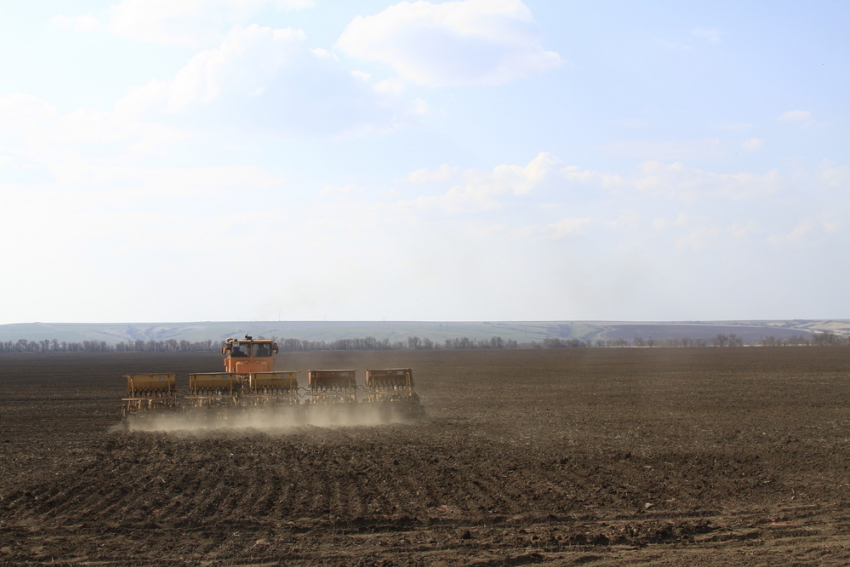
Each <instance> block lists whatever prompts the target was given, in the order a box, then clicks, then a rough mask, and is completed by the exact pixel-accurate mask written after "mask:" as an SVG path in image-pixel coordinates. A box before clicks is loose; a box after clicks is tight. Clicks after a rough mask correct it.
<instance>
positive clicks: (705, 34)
mask: <svg viewBox="0 0 850 567" xmlns="http://www.w3.org/2000/svg"><path fill="white" fill-rule="evenodd" d="M722 34H723V32H722V31H720V29H718V28H694V29H692V30H691V35H695V36H697V37H701V38H703V39H705V40H708V41H710V42H711V43H718V42H719V41H720V36H721V35H722Z"/></svg>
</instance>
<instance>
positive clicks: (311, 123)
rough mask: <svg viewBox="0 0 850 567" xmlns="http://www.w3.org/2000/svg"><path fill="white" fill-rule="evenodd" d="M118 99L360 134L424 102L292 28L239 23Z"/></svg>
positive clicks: (142, 109)
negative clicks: (167, 76) (313, 45)
mask: <svg viewBox="0 0 850 567" xmlns="http://www.w3.org/2000/svg"><path fill="white" fill-rule="evenodd" d="M117 107H121V108H125V109H127V110H128V112H130V111H131V112H135V113H140V114H141V113H153V115H156V113H157V112H160V113H165V114H163V115H162V116H159V118H160V119H162V120H169V119H170V118H169V117H168V116H167V114H169V113H170V114H175V113H179V114H186V115H192V116H204V117H205V119H207V120H208V121H211V122H217V123H220V122H225V121H238V122H239V125H251V126H254V127H258V128H262V129H270V130H279V131H285V132H309V133H317V132H318V133H325V134H332V135H338V136H342V135H357V134H363V133H372V132H384V131H388V130H392V129H395V128H399V127H402V126H404V125H405V124H407V123H408V122H409V121H410V120H411V119H412V117H413V116H415V115H416V114H419V113H422V112H423V107H424V111H427V105H426V104H425V103H423V102H420V101H419V100H410V99H409V98H407V97H405V89H404V86H403V85H402V84H401V83H399V82H398V81H391V80H384V81H378V82H377V83H375V82H373V78H372V76H371V75H370V74H369V73H365V72H362V71H349V70H346V69H344V68H343V66H341V65H340V62H339V61H338V59H337V58H335V57H329V56H328V54H327V52H325V51H319V52H317V51H316V50H313V49H309V48H308V47H307V43H306V35H305V34H304V32H303V31H301V30H296V29H292V28H286V29H272V28H270V27H261V26H258V25H256V24H253V25H250V26H248V27H241V26H234V27H233V28H232V29H231V30H230V32H229V33H228V34H227V35H226V36H225V38H224V39H223V40H222V42H221V44H220V45H219V46H218V47H216V48H213V49H207V50H203V51H200V52H198V53H197V54H195V55H194V56H193V57H192V58H191V59H190V60H189V61H188V63H187V64H186V65H185V66H184V67H183V68H181V69H180V70H179V71H178V72H177V73H176V74H175V76H174V78H173V79H172V80H170V81H162V80H153V81H151V82H149V83H148V84H146V85H143V86H141V87H136V88H134V89H131V90H130V92H128V94H127V96H126V97H125V98H124V99H123V100H122V101H120V102H119V103H118V105H117Z"/></svg>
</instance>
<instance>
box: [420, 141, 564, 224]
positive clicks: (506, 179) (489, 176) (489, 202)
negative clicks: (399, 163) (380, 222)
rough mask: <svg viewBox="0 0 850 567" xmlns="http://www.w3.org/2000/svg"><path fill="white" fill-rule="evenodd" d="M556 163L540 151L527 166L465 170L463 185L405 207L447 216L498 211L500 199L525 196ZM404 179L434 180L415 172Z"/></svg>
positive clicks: (500, 205)
mask: <svg viewBox="0 0 850 567" xmlns="http://www.w3.org/2000/svg"><path fill="white" fill-rule="evenodd" d="M559 163H560V162H559V161H558V160H557V159H555V158H554V157H552V156H551V155H550V154H548V153H547V152H541V153H540V154H539V155H538V156H537V157H535V158H534V159H533V160H531V162H529V164H528V165H527V166H520V165H499V166H496V167H495V168H494V169H493V171H479V170H472V169H470V170H466V171H464V172H463V173H462V177H463V181H464V183H463V184H460V185H455V186H453V187H452V188H451V189H449V191H448V192H447V193H445V194H443V195H425V196H421V197H418V198H417V199H415V200H414V201H412V202H406V203H404V204H405V205H408V204H412V205H414V206H415V207H417V208H420V209H431V208H436V209H438V210H441V211H443V212H444V213H447V214H457V213H461V212H471V211H486V210H493V209H499V208H501V207H502V206H503V203H502V201H500V200H499V198H501V197H503V196H510V195H513V196H522V195H526V194H528V193H529V192H531V191H532V190H534V188H535V187H537V186H539V185H540V184H542V183H543V182H545V181H546V179H547V177H549V174H550V172H551V171H553V170H554V169H555V167H556V166H557V165H558V164H559ZM444 167H447V166H444ZM444 171H448V170H444ZM407 179H408V180H410V181H413V182H422V181H430V180H433V179H435V176H434V175H433V174H430V173H429V172H428V171H427V170H424V171H423V170H418V171H415V172H413V173H412V174H411V175H410V176H408V178H407Z"/></svg>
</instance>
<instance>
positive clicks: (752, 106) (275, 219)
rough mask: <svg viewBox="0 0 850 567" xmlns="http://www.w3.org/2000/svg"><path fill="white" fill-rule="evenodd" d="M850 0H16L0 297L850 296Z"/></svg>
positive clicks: (765, 313) (438, 317) (596, 304)
mask: <svg viewBox="0 0 850 567" xmlns="http://www.w3.org/2000/svg"><path fill="white" fill-rule="evenodd" d="M848 29H850V4H848V3H847V2H841V1H831V2H830V1H824V2H817V3H804V2H793V1H792V2H769V3H768V2H747V3H737V2H731V1H719V2H712V3H710V4H705V5H703V4H692V3H685V4H682V3H676V2H669V1H666V2H665V1H649V2H643V3H640V4H639V5H624V4H622V3H620V2H612V1H608V0H603V1H599V2H592V3H579V2H570V1H563V2H562V1H552V0H536V1H535V0H527V1H525V2H523V1H521V0H460V1H450V2H428V1H422V0H420V1H417V2H390V1H378V0H351V1H348V2H342V1H339V0H336V1H326V0H86V1H82V2H74V3H68V2H58V1H55V0H48V1H44V2H38V3H6V4H5V5H3V6H2V7H0V47H2V49H3V50H4V52H5V53H6V54H7V56H6V57H4V58H2V60H0V192H2V197H3V203H4V220H3V222H2V223H0V237H2V238H3V239H4V241H5V243H6V247H5V249H4V261H3V266H4V267H3V274H2V277H0V282H2V291H3V293H2V294H0V324H10V323H27V322H34V321H45V322H53V323H59V322H92V323H97V322H115V321H133V322H140V323H142V322H164V321H239V320H241V321H247V320H252V321H263V320H265V321H277V320H279V319H283V320H289V321H322V320H328V321H380V320H381V319H386V320H388V321H442V320H446V321H692V320H706V321H724V320H788V319H850V303H848V302H847V301H844V300H843V299H844V297H845V295H846V291H845V290H846V287H847V282H848V281H850V277H848V276H850V262H847V260H846V259H845V257H846V251H847V250H848V249H850V226H849V225H848V220H850V155H848V154H850V152H848V150H849V149H850V124H848V121H850V120H848V119H850V114H849V113H850V109H848V105H847V101H848V100H850V57H848V54H850V34H848V33H847V30H848Z"/></svg>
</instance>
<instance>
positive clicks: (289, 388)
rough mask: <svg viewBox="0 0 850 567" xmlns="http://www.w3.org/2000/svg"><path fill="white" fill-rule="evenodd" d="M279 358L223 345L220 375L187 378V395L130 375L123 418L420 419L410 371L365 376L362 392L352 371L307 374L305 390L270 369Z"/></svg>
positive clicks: (264, 349) (167, 377) (168, 381)
mask: <svg viewBox="0 0 850 567" xmlns="http://www.w3.org/2000/svg"><path fill="white" fill-rule="evenodd" d="M277 352H278V347H277V345H276V344H275V343H274V342H273V341H270V340H267V339H253V338H252V337H250V336H246V337H245V339H227V341H226V343H225V345H224V346H223V347H222V349H221V353H222V355H223V356H224V372H203V373H193V374H189V388H188V389H186V390H178V389H177V375H176V374H174V373H160V374H128V375H127V376H126V379H127V397H126V398H124V399H123V402H124V404H123V408H122V414H123V415H124V416H125V417H126V416H129V415H144V414H146V413H149V412H151V410H158V411H160V412H166V411H167V412H179V411H193V412H195V411H201V412H204V411H206V410H209V409H217V410H218V409H223V410H226V411H225V412H224V413H222V412H220V411H216V412H213V413H210V414H209V415H226V414H228V413H229V411H230V408H233V409H234V410H240V411H242V410H249V409H251V408H260V407H283V406H289V407H303V408H309V407H310V406H314V405H324V406H331V407H339V406H340V405H341V404H344V405H346V406H349V407H351V408H352V409H355V410H356V407H357V406H360V405H361V404H369V405H370V406H372V407H374V405H375V404H378V405H379V406H380V407H381V408H382V409H391V410H392V411H394V412H395V411H396V410H398V409H402V410H404V411H403V412H402V414H403V415H408V416H418V415H421V409H420V406H419V396H417V395H416V393H415V392H414V391H413V372H412V370H411V369H410V368H393V369H383V370H367V371H366V386H365V388H364V387H361V386H358V385H357V379H356V375H357V372H356V371H355V370H310V371H308V372H307V387H306V388H300V387H299V385H298V371H295V370H285V371H281V370H275V369H274V365H275V364H274V363H275V359H274V357H275V354H276V353H277ZM358 391H362V392H365V399H361V400H358ZM361 397H362V394H361ZM282 411H284V410H282ZM346 411H347V410H346Z"/></svg>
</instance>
